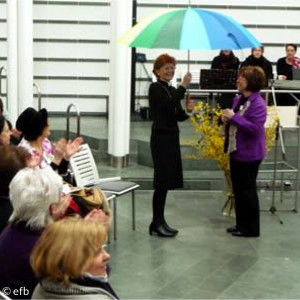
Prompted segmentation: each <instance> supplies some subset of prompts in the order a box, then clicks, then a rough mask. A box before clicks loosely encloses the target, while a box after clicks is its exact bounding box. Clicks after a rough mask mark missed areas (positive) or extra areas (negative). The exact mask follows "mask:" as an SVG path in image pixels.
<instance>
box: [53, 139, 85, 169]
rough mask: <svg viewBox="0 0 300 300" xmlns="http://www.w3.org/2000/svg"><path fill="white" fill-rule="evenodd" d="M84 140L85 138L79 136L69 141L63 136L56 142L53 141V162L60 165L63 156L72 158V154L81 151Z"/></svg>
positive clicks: (68, 158)
mask: <svg viewBox="0 0 300 300" xmlns="http://www.w3.org/2000/svg"><path fill="white" fill-rule="evenodd" d="M82 142H83V138H82V137H77V138H75V139H74V140H73V141H71V140H69V141H67V140H66V139H65V138H61V139H59V140H58V141H57V142H56V143H53V152H54V159H53V162H54V163H56V164H57V165H59V164H60V162H61V160H62V159H63V158H64V159H66V160H70V158H71V157H72V155H74V154H75V153H77V152H78V151H79V149H80V145H81V144H82Z"/></svg>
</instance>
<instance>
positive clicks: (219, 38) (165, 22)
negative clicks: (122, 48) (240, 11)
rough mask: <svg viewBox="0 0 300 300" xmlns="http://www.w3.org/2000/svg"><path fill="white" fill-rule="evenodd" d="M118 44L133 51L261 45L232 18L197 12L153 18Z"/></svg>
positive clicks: (166, 13) (178, 11)
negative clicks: (138, 48) (136, 48)
mask: <svg viewBox="0 0 300 300" xmlns="http://www.w3.org/2000/svg"><path fill="white" fill-rule="evenodd" d="M119 43H120V44H124V45H127V46H130V47H140V48H165V49H181V50H197V49H207V50H214V49H243V48H256V47H259V46H260V45H261V44H260V42H259V41H258V40H257V39H256V38H255V37H254V36H253V35H252V34H251V33H250V32H249V31H248V30H247V29H246V28H245V27H244V26H242V25H241V24H239V23H238V22H236V21H235V20H233V19H232V18H231V17H229V16H226V15H223V14H221V13H218V12H214V11H209V10H204V9H198V8H187V9H176V10H168V11H163V12H159V13H156V14H154V15H151V16H149V17H147V18H145V19H143V20H142V21H140V22H139V23H138V24H136V25H135V26H134V27H132V28H131V29H129V30H128V31H127V32H126V33H125V34H124V35H123V36H122V37H121V39H120V40H119Z"/></svg>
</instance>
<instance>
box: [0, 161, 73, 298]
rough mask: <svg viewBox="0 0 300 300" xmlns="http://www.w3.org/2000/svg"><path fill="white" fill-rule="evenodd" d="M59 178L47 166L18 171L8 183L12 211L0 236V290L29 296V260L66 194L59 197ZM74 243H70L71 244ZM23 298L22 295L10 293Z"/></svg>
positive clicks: (67, 199) (31, 286)
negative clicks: (18, 290)
mask: <svg viewBox="0 0 300 300" xmlns="http://www.w3.org/2000/svg"><path fill="white" fill-rule="evenodd" d="M61 190H62V179H61V177H60V176H59V175H58V174H57V173H55V172H54V171H53V170H52V169H51V168H50V167H47V168H44V169H36V168H35V169H33V168H25V169H23V170H20V171H19V172H18V173H17V174H16V176H15V177H14V178H13V180H12V181H11V183H10V199H11V202H12V206H13V213H12V215H11V217H10V219H9V221H10V224H9V225H8V226H7V227H6V228H5V229H4V231H3V232H2V233H1V235H0V266H1V267H0V290H1V289H3V288H4V287H9V288H10V289H11V290H14V289H20V288H21V287H23V288H26V289H27V290H28V291H29V295H27V296H26V297H28V299H30V297H31V294H32V292H33V289H34V287H35V286H36V284H37V283H38V280H37V278H36V277H35V275H34V273H33V271H32V269H31V267H30V263H29V257H30V254H31V251H32V249H33V247H34V245H35V243H36V241H37V240H38V238H39V237H40V235H41V233H42V231H43V230H44V228H45V227H46V226H47V225H48V224H50V223H51V222H53V220H57V219H59V218H60V217H61V216H62V215H63V214H64V212H65V210H66V208H67V207H68V205H69V202H70V197H69V196H61ZM73 246H74V244H73ZM10 296H11V297H12V298H14V299H24V298H26V297H24V295H10Z"/></svg>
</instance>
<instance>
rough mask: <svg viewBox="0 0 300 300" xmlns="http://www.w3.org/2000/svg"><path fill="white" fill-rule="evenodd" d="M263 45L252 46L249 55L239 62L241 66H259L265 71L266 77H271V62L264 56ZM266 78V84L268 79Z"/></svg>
mask: <svg viewBox="0 0 300 300" xmlns="http://www.w3.org/2000/svg"><path fill="white" fill-rule="evenodd" d="M263 54H264V47H263V46H260V47H257V48H252V50H251V55H249V56H248V57H247V58H246V60H245V61H244V62H242V64H241V68H242V67H247V66H253V67H255V66H256V67H261V68H262V69H263V70H264V72H265V77H266V79H267V80H268V79H273V70H272V64H271V62H270V61H269V60H268V59H266V58H265V57H264V55H263ZM267 80H266V84H267V83H268V81H267Z"/></svg>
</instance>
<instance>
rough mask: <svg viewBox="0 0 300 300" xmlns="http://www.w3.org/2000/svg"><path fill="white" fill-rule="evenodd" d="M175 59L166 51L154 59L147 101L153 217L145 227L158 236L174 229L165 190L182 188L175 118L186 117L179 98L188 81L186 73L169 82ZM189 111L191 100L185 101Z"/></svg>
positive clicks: (171, 234)
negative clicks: (166, 214)
mask: <svg viewBox="0 0 300 300" xmlns="http://www.w3.org/2000/svg"><path fill="white" fill-rule="evenodd" d="M175 65H176V60H175V58H174V57H172V56H170V55H168V54H162V55H160V56H159V57H158V58H157V59H156V60H155V62H154V67H153V73H154V75H155V76H156V77H157V82H155V83H152V84H151V85H150V88H149V104H150V111H151V115H152V119H153V124H152V134H151V153H152V158H153V164H154V184H153V185H154V194H153V220H152V223H151V224H150V227H149V233H150V235H151V234H152V232H155V233H156V234H157V235H159V236H162V237H174V236H175V235H176V234H177V233H178V230H176V229H173V228H171V227H170V226H169V225H168V224H167V222H166V220H165V217H164V209H165V203H166V198H167V193H168V190H172V189H177V188H182V187H183V176H182V165H181V154H180V145H179V128H178V124H177V122H178V121H184V120H186V119H188V118H189V116H188V114H187V113H186V112H185V110H184V109H183V108H182V106H181V103H180V100H181V99H182V98H183V97H184V94H185V91H186V87H187V86H188V85H189V84H190V82H191V74H190V73H187V74H186V75H185V76H184V78H183V80H182V83H181V84H180V86H179V87H178V88H177V89H176V88H174V87H172V86H171V85H170V81H171V80H172V78H173V77H174V72H175ZM186 106H187V107H186V108H187V111H188V112H192V110H193V108H194V102H193V101H191V100H189V101H187V103H186Z"/></svg>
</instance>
